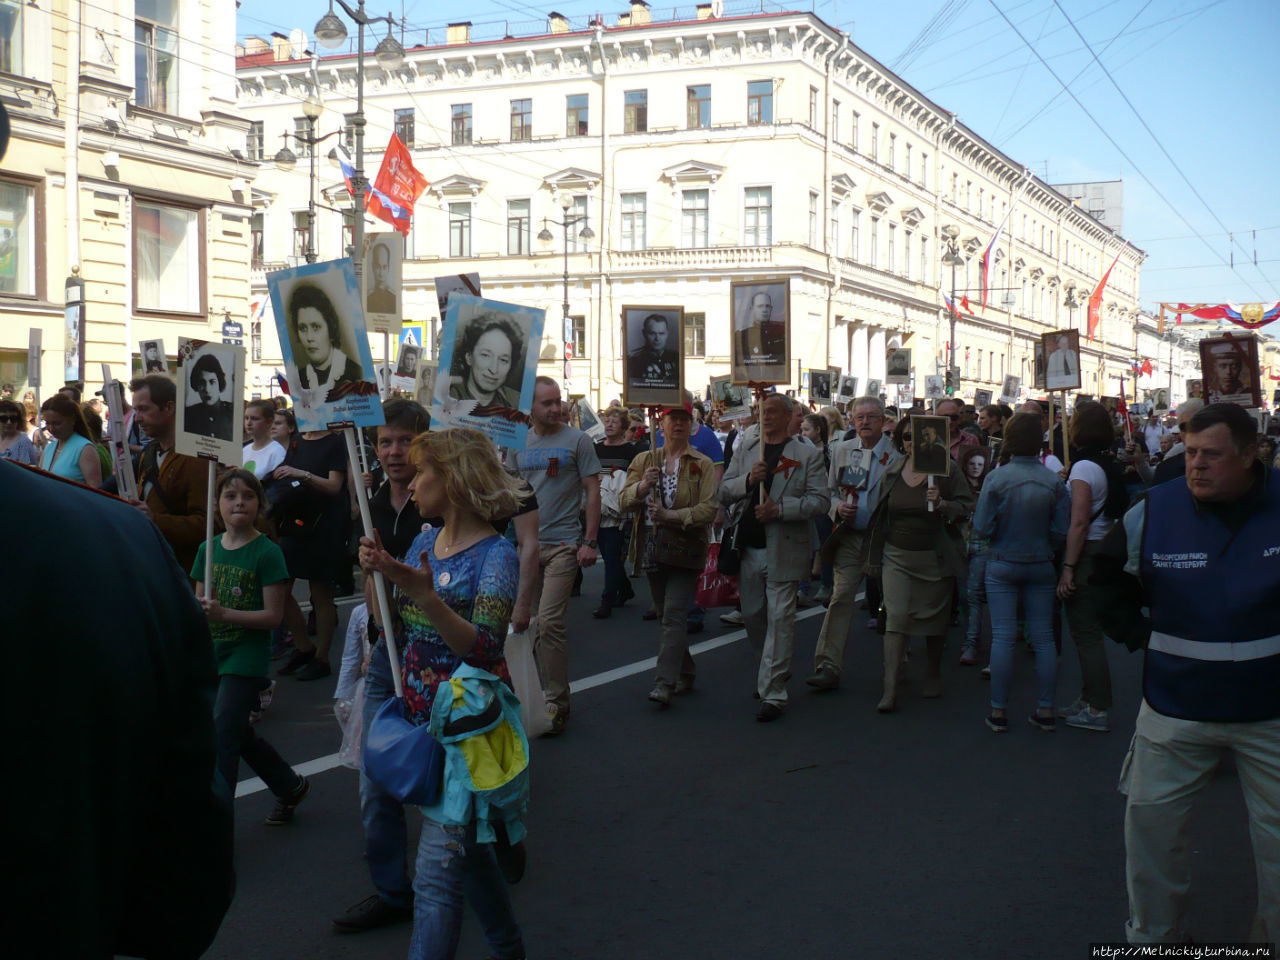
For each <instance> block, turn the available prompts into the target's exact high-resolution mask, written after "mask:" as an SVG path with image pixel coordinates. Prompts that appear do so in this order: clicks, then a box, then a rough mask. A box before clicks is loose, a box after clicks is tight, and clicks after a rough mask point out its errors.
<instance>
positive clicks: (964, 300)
mask: <svg viewBox="0 0 1280 960" xmlns="http://www.w3.org/2000/svg"><path fill="white" fill-rule="evenodd" d="M960 307H961V309H963V310H964V312H965V313H967V314H969V316H971V317H973V316H977V314H975V313H974V312H973V307H971V306H969V297H968V295H967V294H965V295H962V296H961V297H960Z"/></svg>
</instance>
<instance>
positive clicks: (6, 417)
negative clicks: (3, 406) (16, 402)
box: [0, 413, 18, 423]
mask: <svg viewBox="0 0 1280 960" xmlns="http://www.w3.org/2000/svg"><path fill="white" fill-rule="evenodd" d="M17 422H18V418H17V417H15V416H14V415H13V414H12V413H0V423H17Z"/></svg>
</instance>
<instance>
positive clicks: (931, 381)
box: [924, 373, 946, 400]
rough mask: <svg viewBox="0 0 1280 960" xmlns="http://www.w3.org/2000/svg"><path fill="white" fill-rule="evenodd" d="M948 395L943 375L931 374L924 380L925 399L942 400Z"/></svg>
mask: <svg viewBox="0 0 1280 960" xmlns="http://www.w3.org/2000/svg"><path fill="white" fill-rule="evenodd" d="M945 395H946V387H945V383H944V380H943V377H942V374H940V373H939V374H930V375H929V376H927V377H925V378H924V398H925V399H926V400H941V399H942V398H943V397H944V396H945Z"/></svg>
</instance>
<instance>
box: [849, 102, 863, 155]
mask: <svg viewBox="0 0 1280 960" xmlns="http://www.w3.org/2000/svg"><path fill="white" fill-rule="evenodd" d="M861 119H862V118H861V117H860V116H858V111H857V110H855V111H853V120H852V121H851V122H850V124H849V146H850V147H851V148H853V152H854V153H857V152H858V126H859V124H860V121H861Z"/></svg>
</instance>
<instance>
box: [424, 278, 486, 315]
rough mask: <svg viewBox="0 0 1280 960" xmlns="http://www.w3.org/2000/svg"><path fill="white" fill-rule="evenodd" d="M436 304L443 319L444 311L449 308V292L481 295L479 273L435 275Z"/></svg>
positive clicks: (474, 295)
mask: <svg viewBox="0 0 1280 960" xmlns="http://www.w3.org/2000/svg"><path fill="white" fill-rule="evenodd" d="M435 284H436V305H437V306H438V307H439V308H440V319H441V321H443V320H444V315H445V311H446V310H448V309H449V294H451V293H466V294H470V295H471V296H473V297H479V296H483V294H481V292H480V274H478V273H451V274H449V275H448V276H444V277H436V279H435Z"/></svg>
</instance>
